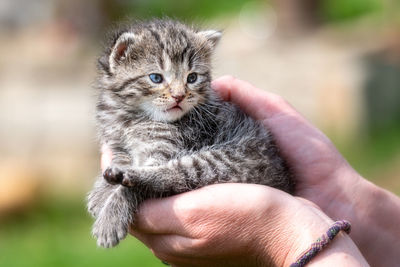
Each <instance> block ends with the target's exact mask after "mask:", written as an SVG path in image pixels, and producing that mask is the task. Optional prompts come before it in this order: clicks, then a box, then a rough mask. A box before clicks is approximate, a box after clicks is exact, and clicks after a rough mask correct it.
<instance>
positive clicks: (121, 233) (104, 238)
mask: <svg viewBox="0 0 400 267" xmlns="http://www.w3.org/2000/svg"><path fill="white" fill-rule="evenodd" d="M92 234H93V236H94V237H96V238H97V245H98V246H101V247H104V248H111V247H115V246H116V245H118V244H119V242H120V241H121V240H122V239H124V238H125V237H126V235H127V234H128V227H127V226H126V225H124V224H123V223H121V222H118V221H117V222H115V221H114V223H111V222H110V221H107V220H102V218H98V219H97V220H96V222H95V224H94V226H93V230H92Z"/></svg>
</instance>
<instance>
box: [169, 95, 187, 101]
mask: <svg viewBox="0 0 400 267" xmlns="http://www.w3.org/2000/svg"><path fill="white" fill-rule="evenodd" d="M172 98H173V99H175V101H176V103H180V102H182V100H183V99H184V98H185V95H172Z"/></svg>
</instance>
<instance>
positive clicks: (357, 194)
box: [213, 76, 400, 266]
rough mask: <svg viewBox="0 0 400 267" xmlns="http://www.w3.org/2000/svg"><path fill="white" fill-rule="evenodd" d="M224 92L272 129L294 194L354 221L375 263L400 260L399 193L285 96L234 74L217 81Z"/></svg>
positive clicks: (360, 244) (361, 246) (356, 236)
mask: <svg viewBox="0 0 400 267" xmlns="http://www.w3.org/2000/svg"><path fill="white" fill-rule="evenodd" d="M213 88H214V89H215V90H217V91H218V92H219V93H220V95H221V96H222V98H223V99H224V100H226V101H231V102H234V103H236V104H237V105H239V106H240V108H242V109H243V110H244V111H245V112H246V113H248V114H249V115H250V116H252V117H254V118H255V119H257V120H260V121H262V122H263V123H264V124H265V125H266V126H267V127H268V128H269V129H270V130H271V132H272V134H273V135H274V137H275V140H276V142H277V145H278V147H279V148H280V150H281V154H282V156H283V157H284V158H285V159H286V160H287V162H288V163H289V165H290V167H291V168H292V170H293V173H294V174H295V178H296V182H297V185H296V193H295V195H297V196H300V197H302V198H305V199H307V200H309V201H311V202H313V203H315V204H316V205H318V206H319V207H320V208H321V209H322V211H323V212H324V213H326V214H327V215H328V216H329V217H331V218H333V219H346V220H348V221H350V222H351V224H352V226H353V227H352V232H351V234H350V236H351V238H352V239H353V240H354V242H355V243H356V245H357V246H358V248H359V249H360V251H361V253H362V254H363V255H364V256H365V258H366V259H367V261H368V262H369V263H370V264H371V265H372V266H396V265H398V264H399V262H400V253H399V250H398V248H399V247H400V227H399V225H400V199H399V198H398V197H397V196H395V195H394V194H392V193H391V192H389V191H387V190H384V189H382V188H379V187H377V186H376V185H374V184H372V183H370V182H369V181H367V180H366V179H364V178H363V177H361V176H360V175H359V174H358V173H357V172H356V171H355V170H354V169H353V168H352V167H351V166H350V165H349V164H348V163H347V161H346V160H345V159H344V158H343V157H342V155H341V154H340V153H339V152H338V151H337V149H336V148H335V146H334V145H333V144H332V142H331V141H330V140H329V139H328V138H327V137H326V136H325V135H324V134H323V133H322V132H321V131H320V130H318V129H317V128H316V127H315V126H313V125H312V124H311V123H309V122H308V121H307V120H306V119H305V118H304V117H303V116H301V115H300V114H299V113H298V112H297V111H296V110H295V109H294V108H293V107H292V106H291V105H290V104H288V103H287V102H286V101H285V100H284V99H283V98H282V97H280V96H278V95H275V94H272V93H268V92H265V91H261V90H259V89H257V88H255V87H254V86H252V85H251V84H249V83H248V82H245V81H241V80H239V79H235V78H233V77H230V76H225V77H221V78H220V79H218V80H216V81H214V83H213Z"/></svg>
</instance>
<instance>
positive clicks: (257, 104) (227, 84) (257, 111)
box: [212, 76, 294, 120]
mask: <svg viewBox="0 0 400 267" xmlns="http://www.w3.org/2000/svg"><path fill="white" fill-rule="evenodd" d="M212 87H213V89H214V90H216V91H217V92H218V93H219V94H220V96H221V97H222V98H223V99H224V100H226V101H231V102H233V103H235V104H237V105H238V106H239V107H240V108H241V109H242V110H243V111H245V112H246V113H247V114H249V115H250V116H252V117H254V118H255V119H257V120H262V119H266V118H268V117H270V116H273V115H276V114H277V113H284V112H285V113H286V112H289V111H291V112H294V109H293V108H292V107H291V106H290V105H289V104H288V103H287V102H286V101H285V100H284V99H283V98H282V97H280V96H278V95H276V94H273V93H270V92H267V91H263V90H260V89H258V88H257V87H255V86H253V85H252V84H250V83H248V82H246V81H242V80H239V79H236V78H234V77H232V76H223V77H221V78H218V79H216V80H214V81H213V82H212Z"/></svg>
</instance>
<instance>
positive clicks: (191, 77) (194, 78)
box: [186, 72, 197, 83]
mask: <svg viewBox="0 0 400 267" xmlns="http://www.w3.org/2000/svg"><path fill="white" fill-rule="evenodd" d="M186 80H187V83H194V82H195V81H197V73H196V72H192V73H190V74H189V75H188V76H187V79H186Z"/></svg>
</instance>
